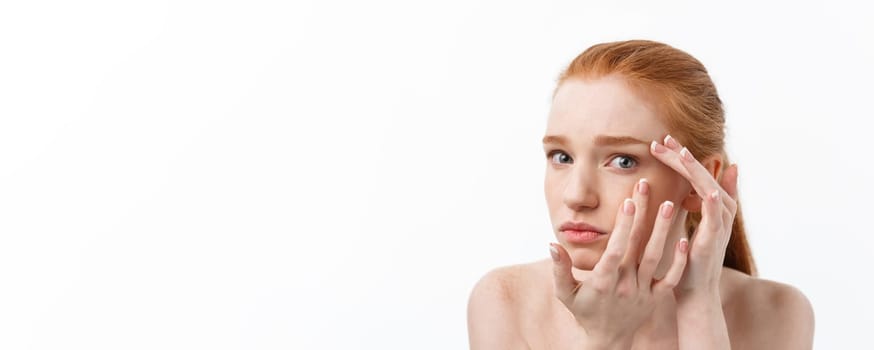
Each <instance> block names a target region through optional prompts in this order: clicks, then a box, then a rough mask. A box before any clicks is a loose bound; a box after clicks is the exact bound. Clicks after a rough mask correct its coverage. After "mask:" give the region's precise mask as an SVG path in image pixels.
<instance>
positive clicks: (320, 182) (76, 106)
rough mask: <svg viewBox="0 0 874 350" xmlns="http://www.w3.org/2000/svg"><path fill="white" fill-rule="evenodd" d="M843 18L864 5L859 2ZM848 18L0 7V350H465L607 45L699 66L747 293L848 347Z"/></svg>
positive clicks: (851, 44)
mask: <svg viewBox="0 0 874 350" xmlns="http://www.w3.org/2000/svg"><path fill="white" fill-rule="evenodd" d="M858 3H864V2H858ZM871 23H872V22H871V11H870V10H867V9H866V8H864V7H863V5H858V4H856V3H851V2H849V1H828V2H826V1H820V2H812V3H810V2H809V3H798V2H794V1H793V2H785V3H782V4H771V3H769V2H755V3H752V2H750V3H744V2H731V4H718V5H717V4H707V5H704V4H699V2H694V1H689V2H672V3H665V2H651V1H639V2H610V4H606V5H605V4H603V3H602V2H600V1H599V2H576V1H564V2H544V1H530V2H524V3H523V2H508V1H437V2H427V3H426V2H422V3H415V2H411V1H393V2H388V1H344V2H324V1H304V2H294V3H289V2H285V1H275V2H265V1H139V2H124V3H123V4H122V2H118V1H76V2H68V1H55V2H47V1H17V2H16V1H7V2H3V3H2V5H0V348H2V349H196V348H199V349H356V348H360V349H461V348H466V347H467V329H466V306H467V305H466V304H467V297H468V294H469V292H470V290H471V288H472V287H473V285H474V283H475V282H476V281H477V280H478V279H479V278H480V277H481V276H482V275H483V274H484V273H485V272H487V271H488V270H490V269H492V268H494V267H497V266H501V265H507V264H514V263H523V262H529V261H532V260H536V259H543V258H546V257H548V252H547V242H549V241H551V240H553V239H554V238H553V237H552V235H551V231H550V224H549V221H548V217H547V212H546V206H545V201H544V197H543V174H544V170H545V157H544V156H543V154H542V148H541V145H540V138H541V137H542V135H543V131H544V127H545V118H546V114H547V111H548V108H549V96H550V94H551V92H552V88H553V87H554V83H555V78H556V76H557V74H558V73H559V71H560V70H561V69H562V68H564V66H565V65H566V64H567V63H568V62H569V61H570V60H571V59H572V58H573V57H574V56H576V55H577V54H578V53H579V52H581V51H582V50H583V49H585V48H586V47H588V46H590V45H592V44H595V43H598V42H603V41H612V40H623V39H632V38H644V39H653V40H658V41H663V42H666V43H669V44H671V45H673V46H675V47H678V48H680V49H683V50H685V51H687V52H689V53H691V54H692V55H694V56H695V57H697V58H699V59H700V60H701V61H702V62H703V63H704V64H705V66H707V68H708V69H709V71H710V72H711V75H712V77H713V79H714V80H715V82H716V84H717V87H718V89H719V91H720V93H721V96H722V99H723V101H724V102H725V104H726V108H727V111H728V114H727V117H728V128H729V138H728V144H729V150H730V152H731V156H732V157H733V160H734V161H737V162H738V163H739V164H740V172H741V175H740V176H741V179H740V186H741V197H742V203H743V206H744V208H743V209H744V213H745V216H746V219H747V223H748V230H749V234H750V240H751V243H752V247H753V251H754V255H755V258H756V259H757V262H758V266H759V269H760V272H761V276H762V277H764V278H768V279H773V280H778V281H782V282H785V283H789V284H792V285H794V286H796V287H798V288H800V289H801V290H802V291H803V292H804V293H805V294H806V295H807V296H808V298H809V299H810V300H811V302H812V303H813V306H814V309H815V313H816V337H815V338H816V340H815V342H816V344H815V345H816V347H817V348H820V349H839V348H852V347H854V346H857V345H858V344H867V343H869V338H870V326H871V324H874V302H872V301H871V295H874V287H872V285H871V282H870V278H871V276H872V273H871V267H872V264H871V256H872V254H871V251H872V246H874V238H872V233H874V231H872V229H871V227H870V226H871V224H870V218H871V217H872V215H871V212H870V211H871V206H870V202H871V198H872V197H874V186H872V180H874V166H872V160H871V152H872V147H871V144H870V142H871V129H870V126H871V124H872V123H871V118H872V112H871V110H872V109H871V101H872V88H871V86H872V81H874V69H872V62H874V48H872V43H874V34H872V32H874V28H872V24H871Z"/></svg>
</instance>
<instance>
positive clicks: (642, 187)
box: [637, 178, 649, 194]
mask: <svg viewBox="0 0 874 350" xmlns="http://www.w3.org/2000/svg"><path fill="white" fill-rule="evenodd" d="M637 191H638V192H640V194H649V183H648V182H646V178H643V179H640V181H639V182H638V183H637Z"/></svg>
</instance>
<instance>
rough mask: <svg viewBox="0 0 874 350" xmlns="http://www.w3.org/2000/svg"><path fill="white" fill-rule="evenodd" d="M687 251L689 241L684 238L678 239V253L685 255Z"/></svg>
mask: <svg viewBox="0 0 874 350" xmlns="http://www.w3.org/2000/svg"><path fill="white" fill-rule="evenodd" d="M688 251H689V239H688V238H686V237H683V238H680V253H683V254H686V253H687V252H688Z"/></svg>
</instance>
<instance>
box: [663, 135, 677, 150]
mask: <svg viewBox="0 0 874 350" xmlns="http://www.w3.org/2000/svg"><path fill="white" fill-rule="evenodd" d="M665 146H668V148H670V149H675V148H677V147H680V144H679V143H677V140H674V138H673V137H671V135H668V136H665Z"/></svg>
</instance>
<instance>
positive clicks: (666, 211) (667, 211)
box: [661, 201, 674, 219]
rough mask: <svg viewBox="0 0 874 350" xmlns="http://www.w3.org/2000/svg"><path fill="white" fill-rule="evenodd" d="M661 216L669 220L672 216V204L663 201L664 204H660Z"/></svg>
mask: <svg viewBox="0 0 874 350" xmlns="http://www.w3.org/2000/svg"><path fill="white" fill-rule="evenodd" d="M661 214H662V217H663V218H665V219H670V218H671V215H673V214H674V202H671V201H665V202H664V203H662V210H661Z"/></svg>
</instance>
